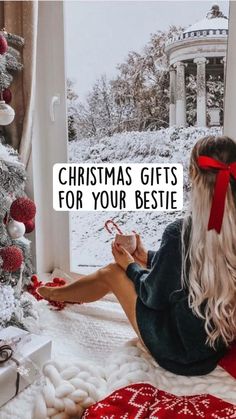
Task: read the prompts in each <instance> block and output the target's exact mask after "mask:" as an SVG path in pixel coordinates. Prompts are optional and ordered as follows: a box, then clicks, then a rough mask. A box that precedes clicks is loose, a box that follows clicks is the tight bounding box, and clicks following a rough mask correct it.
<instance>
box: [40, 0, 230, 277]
mask: <svg viewBox="0 0 236 419" xmlns="http://www.w3.org/2000/svg"><path fill="white" fill-rule="evenodd" d="M64 25H65V22H64V2H63V1H49V2H42V1H41V2H39V23H38V42H37V69H36V105H35V118H34V127H33V144H32V177H33V178H32V184H33V194H34V200H35V202H36V205H37V216H36V232H35V241H34V248H35V254H36V270H37V273H39V274H40V273H48V272H52V271H53V270H54V269H55V268H59V269H61V270H63V271H66V272H70V257H71V256H70V231H71V230H70V213H69V212H61V211H54V210H53V202H52V191H53V180H52V171H53V165H54V163H64V162H67V161H68V147H67V143H68V131H67V109H66V68H65V54H64V52H65V38H64V28H65V26H64ZM45 29H46V30H45ZM235 38H236V2H235V1H230V2H229V37H228V47H227V48H228V51H227V63H226V85H225V99H224V127H223V130H224V134H225V135H229V136H231V137H232V138H236V125H235V123H234V120H235V115H234V113H235V111H234V110H235V109H236V79H234V74H236V46H235V43H234V41H233V40H234V39H235ZM49 64H50V65H49ZM55 95H56V96H58V95H59V96H60V104H59V105H56V106H55V122H52V121H51V119H50V104H51V101H52V98H53V96H55ZM86 271H88V270H87V269H84V268H81V269H80V272H86Z"/></svg>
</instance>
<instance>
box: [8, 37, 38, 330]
mask: <svg viewBox="0 0 236 419" xmlns="http://www.w3.org/2000/svg"><path fill="white" fill-rule="evenodd" d="M23 44H24V40H23V38H21V37H20V36H16V35H12V34H10V33H7V32H6V31H5V30H2V31H1V32H0V95H1V100H0V126H1V136H0V179H1V182H0V329H1V328H3V327H6V326H9V325H17V326H21V327H24V321H25V319H26V317H28V316H31V315H32V314H33V311H32V306H31V302H30V300H29V299H28V295H27V294H26V293H24V289H25V286H26V285H27V283H29V282H30V278H31V275H32V264H31V254H30V241H29V240H28V239H27V238H25V237H24V235H25V234H27V233H29V232H31V231H32V230H33V229H34V216H35V211H36V210H35V205H34V203H33V202H32V201H31V200H30V199H29V198H27V197H26V195H25V192H24V189H25V183H26V172H25V168H24V166H23V164H22V163H21V162H20V159H19V156H18V154H17V152H16V151H15V150H13V148H12V147H10V146H9V145H8V144H7V143H9V139H8V138H7V134H6V132H5V131H4V129H5V126H7V125H8V124H10V123H11V122H12V120H13V119H14V115H15V113H14V110H13V109H12V107H11V106H10V105H9V103H10V102H11V90H10V86H11V83H12V82H13V78H14V75H15V74H17V72H18V71H20V70H22V64H21V55H20V48H21V47H22V46H23Z"/></svg>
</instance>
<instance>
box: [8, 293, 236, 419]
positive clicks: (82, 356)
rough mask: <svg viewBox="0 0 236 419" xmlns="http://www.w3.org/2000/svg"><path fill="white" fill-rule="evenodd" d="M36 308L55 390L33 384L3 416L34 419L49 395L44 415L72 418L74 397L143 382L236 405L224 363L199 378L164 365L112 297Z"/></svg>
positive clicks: (79, 399) (92, 397)
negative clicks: (144, 344)
mask: <svg viewBox="0 0 236 419" xmlns="http://www.w3.org/2000/svg"><path fill="white" fill-rule="evenodd" d="M36 307H37V310H38V313H39V326H38V333H41V334H45V335H47V336H50V337H51V339H52V341H53V360H54V362H53V363H51V364H49V366H47V367H46V370H45V371H44V372H45V376H46V387H45V388H47V390H48V389H50V391H49V393H48V391H46V392H45V391H44V393H42V396H40V397H41V399H40V397H39V394H41V390H42V383H35V384H33V385H31V386H30V387H28V388H27V389H26V390H24V391H23V392H22V393H21V394H19V395H18V396H17V397H15V399H13V400H12V401H10V402H9V403H7V404H6V405H5V406H4V407H2V409H1V411H0V419H12V418H13V417H14V419H23V418H24V419H31V418H32V417H33V413H32V408H33V406H34V404H35V399H37V400H38V401H40V400H41V405H40V403H39V410H40V408H41V409H45V399H47V400H46V406H47V407H48V404H49V405H50V406H51V407H49V409H51V410H48V411H47V414H46V413H45V415H44V416H42V415H41V418H40V419H43V417H45V418H46V417H51V418H53V417H55V418H58V419H59V418H61V419H62V418H69V417H73V415H74V414H73V412H74V413H75V410H74V407H73V406H74V405H73V403H71V400H72V401H73V402H75V403H74V404H76V406H77V407H78V406H79V405H82V404H83V402H85V401H86V402H85V404H84V407H86V405H89V404H91V403H92V402H94V401H96V400H98V399H101V398H102V397H104V396H105V395H107V394H109V393H111V392H112V391H113V390H115V389H117V388H120V387H122V386H125V385H128V384H131V383H134V382H140V381H147V382H150V383H151V384H154V385H155V386H157V387H158V388H159V389H161V390H165V391H168V392H170V393H173V394H176V395H192V394H201V393H209V394H212V395H215V396H217V397H220V398H222V399H224V400H226V401H229V402H231V403H234V404H236V380H235V379H233V378H232V377H231V376H230V375H229V374H227V373H226V372H225V371H224V370H223V369H222V368H220V367H217V368H216V369H215V370H214V371H213V372H212V373H211V374H208V375H206V376H200V377H182V376H177V375H174V374H172V373H169V372H167V371H165V370H163V369H162V368H161V367H159V366H158V365H157V364H156V363H155V362H154V361H153V359H152V358H151V356H150V355H149V354H147V353H146V352H145V351H144V350H143V348H142V346H141V345H140V344H139V342H138V339H136V338H135V334H134V332H133V331H132V329H131V327H130V326H129V324H128V322H127V321H126V318H125V316H124V314H123V312H122V310H121V308H120V306H119V304H118V303H117V302H116V300H115V299H114V298H113V297H111V296H109V297H106V298H105V299H103V300H101V301H98V302H96V303H92V304H85V305H73V306H70V307H68V308H66V309H65V310H64V311H61V312H56V311H53V310H51V309H49V306H48V305H47V303H45V302H39V303H37V304H36ZM35 331H36V330H35V327H34V332H35ZM134 338H135V339H134ZM55 374H56V375H55ZM55 376H56V380H55ZM60 380H61V381H60ZM60 384H63V385H62V386H61V387H60ZM65 385H66V386H67V387H66V388H65ZM47 386H48V387H47ZM59 387H60V388H59ZM45 388H44V390H45ZM58 388H59V390H58ZM86 392H87V393H86ZM49 396H50V397H51V399H49V400H48V397H49ZM52 398H54V399H53V400H52ZM59 398H61V400H62V402H63V403H64V404H63V406H64V408H65V409H66V413H65V409H64V408H63V409H64V411H63V409H62V404H61V401H60V403H59V401H58V399H59ZM55 400H57V407H58V411H59V410H60V412H61V413H60V415H59V416H58V415H57V413H56V410H57V409H56V410H55V406H54V408H53V407H52V405H53V403H54V401H55ZM42 401H43V403H44V405H43V406H42ZM53 409H54V410H53ZM77 413H79V410H77ZM55 414H56V416H55ZM77 417H78V416H77ZM35 418H36V416H35Z"/></svg>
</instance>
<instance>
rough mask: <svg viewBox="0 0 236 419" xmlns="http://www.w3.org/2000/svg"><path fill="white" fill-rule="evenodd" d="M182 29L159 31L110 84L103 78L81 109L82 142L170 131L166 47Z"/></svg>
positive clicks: (79, 131) (128, 57)
mask: <svg viewBox="0 0 236 419" xmlns="http://www.w3.org/2000/svg"><path fill="white" fill-rule="evenodd" d="M180 32H181V28H180V27H175V26H172V27H170V29H169V30H168V31H167V32H164V31H158V32H157V33H155V34H153V35H151V38H150V41H149V42H148V44H147V45H146V47H145V48H144V49H143V51H141V52H140V53H138V52H136V51H131V52H130V53H129V54H128V56H127V58H126V59H125V60H124V62H123V63H121V64H119V65H118V66H117V70H118V74H117V76H116V77H115V78H113V79H112V80H110V81H108V80H106V77H105V76H102V77H101V78H100V79H99V80H98V81H97V82H96V83H95V84H94V86H93V87H92V89H91V91H90V92H89V94H88V97H87V101H86V103H85V104H80V105H79V108H78V113H79V118H78V133H79V138H84V137H91V136H96V137H98V138H101V137H102V136H104V135H107V136H110V135H112V134H114V133H116V132H122V131H133V130H134V131H145V130H156V129H158V128H160V127H167V126H168V120H169V110H168V109H169V74H168V67H167V57H166V54H165V44H166V41H167V39H169V38H171V37H173V36H175V35H177V34H179V33H180Z"/></svg>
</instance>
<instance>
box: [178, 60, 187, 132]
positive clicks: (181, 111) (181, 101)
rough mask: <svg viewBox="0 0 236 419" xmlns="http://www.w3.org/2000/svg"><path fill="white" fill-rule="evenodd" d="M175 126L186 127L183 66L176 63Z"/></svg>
mask: <svg viewBox="0 0 236 419" xmlns="http://www.w3.org/2000/svg"><path fill="white" fill-rule="evenodd" d="M175 66H176V125H177V126H178V127H179V126H180V125H184V126H185V125H186V91H185V64H184V63H182V62H181V61H179V62H178V63H176V65H175Z"/></svg>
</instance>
